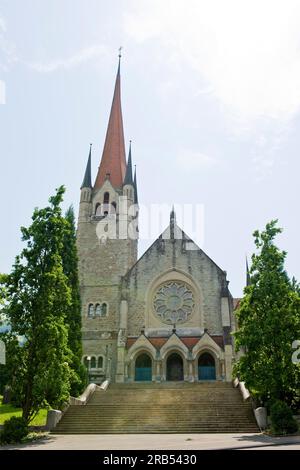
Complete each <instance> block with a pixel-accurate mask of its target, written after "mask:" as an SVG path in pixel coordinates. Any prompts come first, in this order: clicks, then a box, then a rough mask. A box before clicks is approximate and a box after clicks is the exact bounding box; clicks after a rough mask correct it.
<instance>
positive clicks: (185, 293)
mask: <svg viewBox="0 0 300 470" xmlns="http://www.w3.org/2000/svg"><path fill="white" fill-rule="evenodd" d="M194 305H195V304H194V296H193V292H192V290H191V289H190V287H189V286H188V285H187V284H184V283H183V282H179V281H171V282H167V283H165V284H163V285H162V286H160V287H159V288H158V289H157V291H156V293H155V294H154V299H153V306H154V311H155V313H156V315H157V316H158V317H159V318H160V320H161V321H162V322H164V323H167V324H174V323H175V324H178V323H184V322H186V321H187V320H188V318H189V316H190V315H191V314H192V313H193V310H194Z"/></svg>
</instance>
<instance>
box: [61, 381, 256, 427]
mask: <svg viewBox="0 0 300 470" xmlns="http://www.w3.org/2000/svg"><path fill="white" fill-rule="evenodd" d="M55 432H57V433H66V434H68V433H70V434H71V433H75V434H84V433H87V434H93V433H96V434H97V433H99V434H110V433H111V434H118V433H121V434H122V433H135V434H136V433H197V432H202V433H203V432H209V433H213V432H218V433H221V432H258V428H257V426H256V422H255V419H254V415H253V412H252V408H251V404H250V403H244V402H243V401H242V398H241V396H240V393H239V392H238V390H236V389H234V388H233V387H232V386H231V385H230V384H227V383H222V382H214V383H195V384H190V383H182V382H179V383H171V384H170V383H164V384H152V383H151V384H150V383H149V384H145V383H143V384H137V383H135V384H112V385H111V386H110V387H109V388H108V390H107V391H106V392H104V391H96V392H95V393H94V394H93V396H92V397H91V399H90V400H89V402H88V404H87V405H86V406H70V407H69V408H68V410H67V412H66V413H65V415H64V416H63V418H62V419H61V421H60V422H59V424H58V426H57V427H56V429H55Z"/></svg>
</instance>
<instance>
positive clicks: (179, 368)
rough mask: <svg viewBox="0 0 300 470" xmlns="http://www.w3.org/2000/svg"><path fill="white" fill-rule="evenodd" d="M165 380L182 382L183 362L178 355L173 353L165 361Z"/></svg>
mask: <svg viewBox="0 0 300 470" xmlns="http://www.w3.org/2000/svg"><path fill="white" fill-rule="evenodd" d="M167 380H172V381H179V380H183V361H182V358H181V356H180V355H179V354H176V353H173V354H171V355H170V356H169V357H168V359H167Z"/></svg>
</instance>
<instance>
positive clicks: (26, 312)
mask: <svg viewBox="0 0 300 470" xmlns="http://www.w3.org/2000/svg"><path fill="white" fill-rule="evenodd" d="M64 191H65V189H64V187H63V186H61V187H60V188H59V189H57V191H56V194H55V195H54V196H53V197H51V198H50V199H49V203H50V204H49V206H47V207H45V208H44V209H35V210H34V213H33V216H32V224H31V225H30V227H29V228H24V227H22V228H21V232H22V240H23V241H24V242H26V247H25V248H24V249H23V251H22V252H21V254H20V255H19V256H17V257H16V261H15V264H14V266H13V269H12V272H11V274H10V275H8V276H7V279H6V283H5V286H6V289H7V299H8V303H7V306H6V307H5V313H6V316H7V319H8V322H9V324H10V326H11V334H12V335H14V336H15V337H17V336H19V337H22V338H24V341H23V344H22V346H21V347H19V348H17V351H16V357H15V371H14V378H15V380H14V387H13V393H14V396H15V398H16V399H17V400H18V401H19V402H20V404H21V406H22V409H23V418H24V420H25V421H26V422H27V423H29V422H30V421H31V419H32V418H33V417H34V416H35V414H36V413H37V412H38V410H39V409H40V408H42V407H44V406H48V405H50V406H53V407H60V406H62V404H63V403H65V402H66V401H67V400H68V397H69V390H70V375H71V371H70V367H69V362H70V356H71V354H70V350H69V348H68V328H67V326H66V324H65V319H66V315H67V312H68V311H69V307H70V305H71V289H70V287H69V285H68V279H67V276H66V274H65V273H64V270H63V263H62V257H61V253H62V249H63V245H64V237H65V233H66V231H67V230H68V223H67V221H66V219H65V218H64V217H63V216H62V214H61V208H60V204H61V202H62V200H63V194H64Z"/></svg>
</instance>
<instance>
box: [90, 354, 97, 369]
mask: <svg viewBox="0 0 300 470" xmlns="http://www.w3.org/2000/svg"><path fill="white" fill-rule="evenodd" d="M91 369H96V358H95V356H92V357H91Z"/></svg>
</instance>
